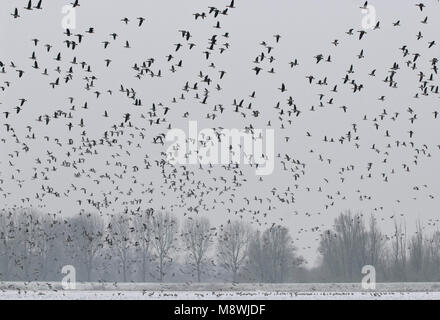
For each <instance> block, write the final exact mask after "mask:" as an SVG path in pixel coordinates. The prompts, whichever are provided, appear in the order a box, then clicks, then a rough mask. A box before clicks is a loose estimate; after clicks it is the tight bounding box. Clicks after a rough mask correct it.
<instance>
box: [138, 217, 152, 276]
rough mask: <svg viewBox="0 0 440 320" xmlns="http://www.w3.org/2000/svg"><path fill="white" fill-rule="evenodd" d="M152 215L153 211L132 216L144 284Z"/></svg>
mask: <svg viewBox="0 0 440 320" xmlns="http://www.w3.org/2000/svg"><path fill="white" fill-rule="evenodd" d="M152 215H153V210H152V209H149V210H145V211H141V212H139V213H137V214H136V215H135V216H134V229H135V232H134V239H135V244H134V245H135V247H136V248H138V249H139V250H140V252H141V258H142V271H141V272H142V282H146V276H147V260H148V257H149V254H150V245H151V237H152Z"/></svg>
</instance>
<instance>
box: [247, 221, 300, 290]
mask: <svg viewBox="0 0 440 320" xmlns="http://www.w3.org/2000/svg"><path fill="white" fill-rule="evenodd" d="M302 262H303V260H302V258H300V257H297V255H296V248H295V247H294V246H293V244H292V238H291V237H290V235H289V231H288V229H287V228H285V227H282V226H279V225H275V226H272V227H271V228H269V229H267V230H266V231H264V233H263V234H262V235H261V234H260V232H256V233H255V235H254V236H253V237H252V240H251V244H250V246H249V261H248V266H249V271H251V274H252V273H253V274H254V276H255V277H256V279H257V280H258V281H259V282H271V283H281V282H286V281H288V280H289V279H291V276H292V275H293V272H294V271H295V270H296V269H297V268H298V266H300V265H301V264H302Z"/></svg>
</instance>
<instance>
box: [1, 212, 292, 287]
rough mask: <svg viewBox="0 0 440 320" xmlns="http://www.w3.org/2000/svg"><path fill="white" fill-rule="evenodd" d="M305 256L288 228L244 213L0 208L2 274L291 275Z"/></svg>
mask: <svg viewBox="0 0 440 320" xmlns="http://www.w3.org/2000/svg"><path fill="white" fill-rule="evenodd" d="M300 264H301V259H299V258H297V256H296V249H295V247H294V246H293V244H292V240H291V238H290V235H289V232H288V230H287V228H285V227H282V226H272V228H270V229H267V230H265V231H264V232H263V233H261V232H260V231H256V230H254V229H252V227H251V226H250V224H248V223H246V222H243V221H241V220H240V221H232V222H231V221H229V222H228V223H227V224H225V225H221V226H220V227H213V226H211V224H210V221H209V220H208V219H207V218H204V217H187V218H186V219H185V220H184V221H183V223H182V224H181V226H179V221H178V219H177V218H176V217H175V216H174V215H172V214H170V213H164V212H154V211H153V210H145V211H139V212H131V213H123V214H114V215H110V216H109V217H105V218H104V217H102V216H101V215H98V214H93V213H86V212H81V213H80V214H78V215H77V216H74V217H70V218H65V217H60V216H57V215H50V214H44V213H40V212H38V211H36V210H33V209H14V210H3V211H0V280H3V281H37V280H39V281H56V280H59V279H60V278H62V274H61V269H62V267H63V266H65V265H73V266H74V267H75V269H76V271H77V279H78V280H79V281H88V282H95V281H112V282H114V281H117V282H129V281H137V282H147V281H160V282H162V281H191V280H196V281H199V282H201V281H204V282H214V281H234V282H238V281H247V282H249V281H264V282H284V281H290V280H292V274H293V271H294V270H295V269H296V268H297V266H298V265H300Z"/></svg>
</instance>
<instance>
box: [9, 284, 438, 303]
mask: <svg viewBox="0 0 440 320" xmlns="http://www.w3.org/2000/svg"><path fill="white" fill-rule="evenodd" d="M11 299H32V300H60V299H62V300H83V299H87V300H103V299H104V300H121V299H127V300H155V299H160V300H164V299H165V300H166V299H169V300H228V299H236V300H247V299H251V300H256V299H259V300H286V299H287V300H318V299H319V300H334V299H336V300H341V299H344V300H390V299H405V300H418V299H423V300H426V299H428V300H440V284H438V283H387V284H377V287H376V291H374V292H372V291H365V290H363V289H362V288H361V287H360V284H277V285H272V284H240V285H232V284H154V283H144V284H141V283H136V284H134V283H120V284H102V283H90V284H85V283H81V284H77V288H76V290H63V289H62V287H61V284H60V283H0V300H11Z"/></svg>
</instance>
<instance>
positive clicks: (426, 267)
mask: <svg viewBox="0 0 440 320" xmlns="http://www.w3.org/2000/svg"><path fill="white" fill-rule="evenodd" d="M319 251H320V253H321V259H322V261H321V264H320V266H319V268H317V269H316V270H314V271H315V274H314V276H315V279H314V280H315V281H330V282H353V281H354V282H358V281H359V279H361V277H362V275H361V269H362V267H363V266H365V265H372V266H374V267H375V268H376V272H377V276H378V281H384V282H386V281H440V231H436V232H433V233H431V234H427V232H426V231H425V229H424V228H423V227H422V224H421V223H420V222H418V223H417V226H416V232H415V234H414V235H412V236H411V237H408V236H407V231H406V225H405V224H404V223H398V222H397V221H395V222H394V229H393V231H392V232H391V233H389V234H384V233H382V231H381V230H380V229H379V227H378V224H377V220H376V218H375V217H374V216H371V217H370V218H369V219H368V220H367V221H366V219H364V217H363V215H362V214H360V213H359V214H352V213H351V212H350V211H348V212H345V213H342V214H341V215H340V216H339V217H337V218H336V220H335V222H334V226H333V228H332V230H328V231H326V232H324V233H323V234H322V235H321V241H320V247H319Z"/></svg>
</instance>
